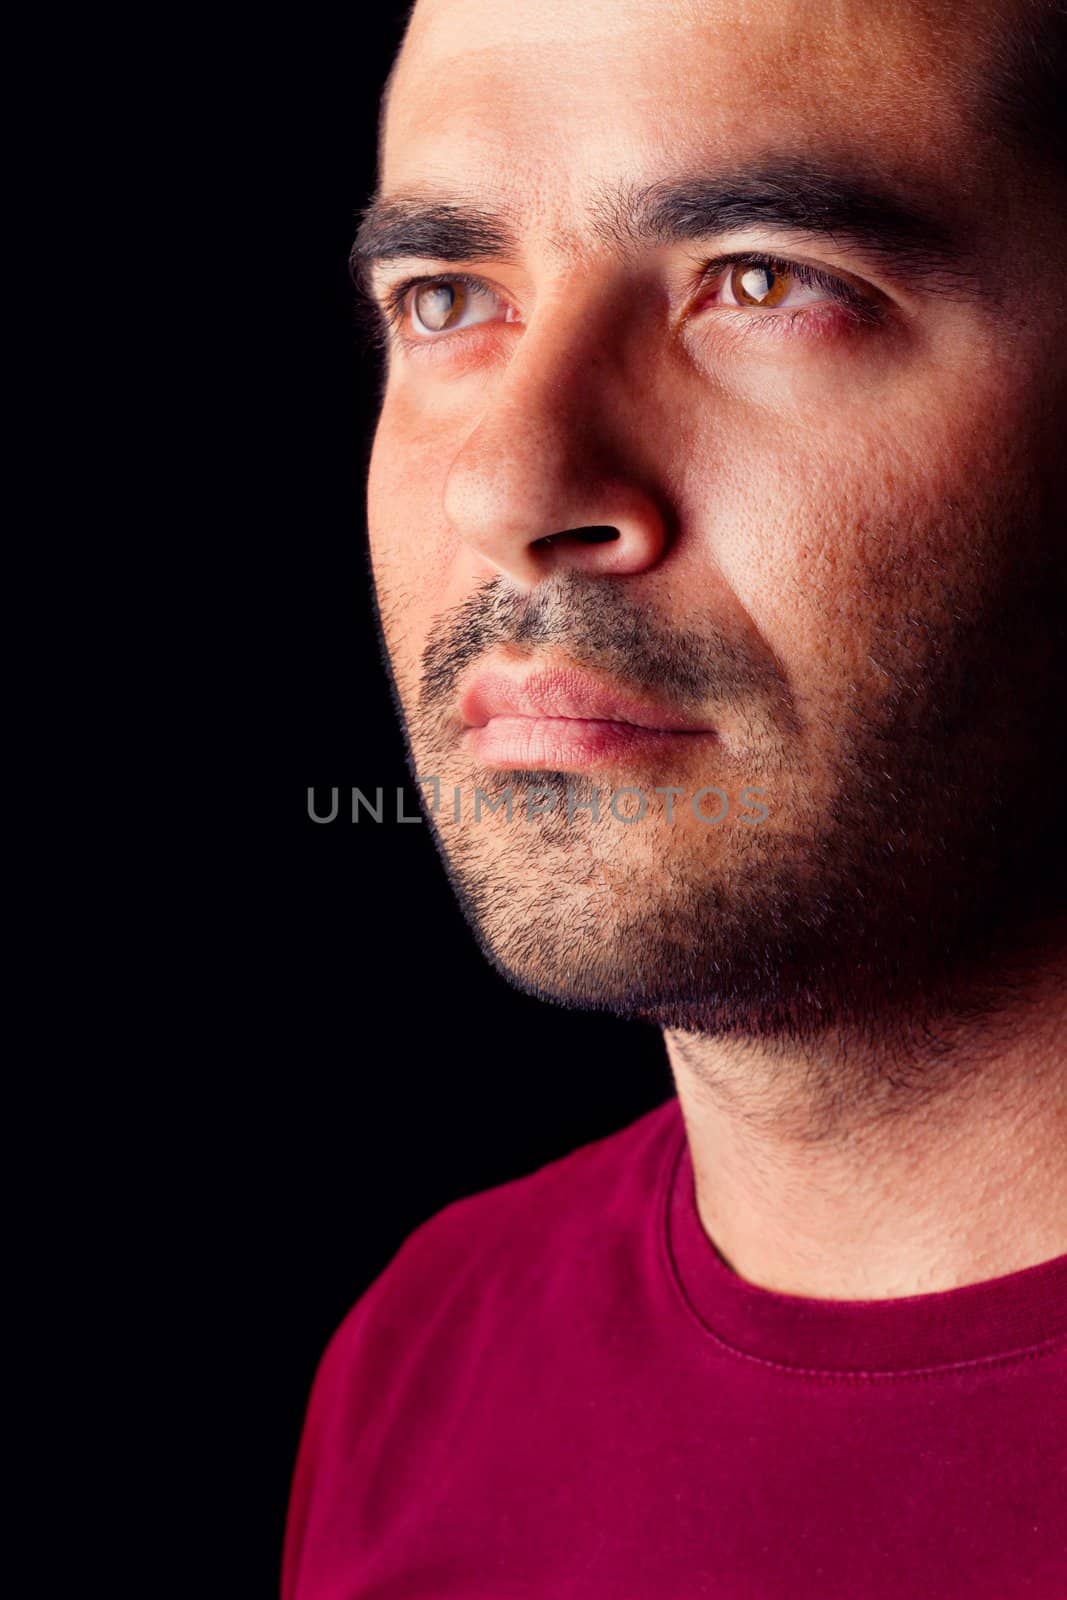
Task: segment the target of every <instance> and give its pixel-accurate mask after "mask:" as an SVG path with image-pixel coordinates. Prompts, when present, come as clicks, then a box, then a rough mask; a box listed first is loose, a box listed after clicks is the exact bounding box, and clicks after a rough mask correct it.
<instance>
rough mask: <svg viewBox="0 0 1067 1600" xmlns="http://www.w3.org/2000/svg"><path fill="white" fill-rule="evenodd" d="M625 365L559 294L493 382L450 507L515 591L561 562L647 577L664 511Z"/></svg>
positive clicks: (452, 522)
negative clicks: (646, 467)
mask: <svg viewBox="0 0 1067 1600" xmlns="http://www.w3.org/2000/svg"><path fill="white" fill-rule="evenodd" d="M586 311H588V306H586ZM621 365H622V362H621V360H620V359H619V353H618V350H617V349H616V348H615V347H613V344H612V341H611V338H610V335H606V334H605V332H604V331H603V330H601V331H600V332H599V333H591V331H590V327H589V324H588V322H587V321H586V322H585V323H583V320H582V314H581V308H580V307H572V308H571V310H569V311H567V312H564V311H562V310H561V309H560V305H559V301H558V300H557V301H556V303H555V305H554V306H552V307H549V308H547V309H546V310H545V312H544V314H543V317H535V319H534V320H533V321H531V324H530V325H529V327H528V328H527V329H526V331H524V332H523V334H522V335H521V339H520V341H519V343H518V345H517V348H516V349H515V350H514V352H513V353H512V354H511V355H510V357H509V358H508V360H507V363H506V365H502V366H501V368H500V369H498V371H497V372H496V373H495V374H494V375H493V376H492V377H491V378H490V379H489V380H488V382H487V386H486V389H485V403H484V410H483V413H482V415H481V416H480V417H479V419H478V422H477V424H476V425H475V427H474V428H473V429H472V430H471V431H470V433H469V434H468V435H467V437H466V439H465V440H464V443H463V446H462V448H461V449H460V451H459V453H458V455H457V456H456V457H455V458H454V460H453V462H452V465H451V467H450V469H449V472H448V476H447V478H446V481H445V489H444V513H445V516H446V518H447V521H448V525H449V526H450V527H451V528H452V529H453V530H454V532H455V533H456V535H457V536H458V537H459V538H460V539H461V540H462V541H463V542H464V543H465V544H466V545H467V546H469V547H470V548H471V549H473V550H475V551H476V552H477V553H478V554H479V555H480V556H481V557H482V558H483V559H484V560H485V561H487V562H488V563H490V564H491V565H492V566H493V567H494V568H495V569H496V571H497V572H499V573H504V574H506V576H507V577H508V578H509V579H510V580H511V581H512V582H513V583H514V584H516V585H518V586H519V587H522V588H528V587H530V588H532V587H533V586H534V585H535V584H537V583H539V582H541V581H542V580H543V579H544V578H545V577H547V576H548V575H549V574H551V573H555V572H558V571H559V570H560V568H563V567H571V568H578V569H581V570H582V571H585V572H589V573H594V574H598V575H601V576H611V575H617V576H625V575H628V574H634V573H639V572H642V571H644V570H645V569H646V568H648V567H651V566H653V565H654V564H655V563H656V562H657V561H658V560H659V559H660V557H661V556H662V554H663V552H664V549H665V547H666V544H667V523H666V514H665V508H664V506H663V505H662V504H661V502H660V500H659V497H658V496H657V494H656V493H655V491H654V490H653V489H652V488H650V487H649V486H648V485H647V480H646V477H645V475H644V474H643V472H642V470H641V466H640V464H639V457H640V456H641V455H643V451H644V446H645V444H647V434H648V429H647V426H646V427H645V428H643V429H640V428H639V424H638V421H637V418H636V416H635V413H636V412H637V410H638V407H637V406H636V405H635V400H636V396H635V394H634V393H633V392H632V390H633V382H634V380H633V377H632V375H631V376H630V377H629V378H627V377H626V376H625V374H624V373H623V372H622V371H621V370H620V368H621Z"/></svg>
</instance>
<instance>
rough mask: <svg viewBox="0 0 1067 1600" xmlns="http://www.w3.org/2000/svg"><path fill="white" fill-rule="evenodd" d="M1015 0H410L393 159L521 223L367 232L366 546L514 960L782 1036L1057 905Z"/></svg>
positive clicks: (943, 969)
mask: <svg viewBox="0 0 1067 1600" xmlns="http://www.w3.org/2000/svg"><path fill="white" fill-rule="evenodd" d="M1005 15H1006V13H1005V12H1004V10H1003V7H1001V8H1000V9H998V8H997V6H996V5H994V4H989V5H988V6H986V5H978V6H975V5H974V4H973V3H972V4H962V3H960V4H956V3H950V0H939V3H938V5H937V6H936V7H929V8H928V7H927V6H925V5H920V4H913V3H910V0H905V3H899V4H894V5H893V6H884V7H872V6H871V4H870V0H855V3H853V0H841V3H839V4H836V5H834V6H824V5H815V4H811V3H804V0H771V3H768V4H762V5H756V4H750V3H748V0H691V3H690V0H686V3H682V0H675V3H672V4H670V5H665V4H663V3H662V0H610V3H604V4H601V5H592V6H591V5H589V4H588V3H587V0H544V3H541V4H539V5H537V6H533V5H528V6H526V5H524V6H507V7H500V6H499V5H492V4H489V3H488V0H420V4H419V7H418V9H417V11H416V15H415V18H414V22H413V26H412V29H411V31H410V33H409V36H408V39H407V41H406V44H405V47H404V50H403V54H402V58H401V62H400V67H399V71H398V76H397V78H396V81H395V85H394V88H393V91H392V96H391V101H390V107H389V114H388V120H387V125H386V136H385V140H384V145H383V150H382V158H381V185H380V190H381V196H382V198H383V199H385V200H391V199H398V198H399V197H401V196H403V197H404V199H405V200H411V199H413V198H415V199H421V201H422V202H423V203H424V204H426V205H430V206H435V205H436V206H438V207H440V206H463V207H464V208H471V207H473V208H475V209H476V210H477V211H479V212H481V213H483V214H489V213H492V214H493V216H494V218H497V219H499V222H498V226H499V227H503V225H504V224H507V225H509V226H510V228H511V231H512V233H513V234H514V236H515V237H514V239H513V241H512V242H511V244H510V247H508V248H503V247H501V246H500V245H499V244H494V241H493V239H492V238H487V237H485V234H486V232H487V231H489V230H487V229H485V228H483V229H482V230H481V236H479V237H476V230H473V229H471V228H470V227H467V228H463V227H460V226H459V225H458V224H457V223H456V221H455V213H448V214H446V213H443V212H440V211H438V212H437V213H436V217H432V218H431V219H430V220H431V221H436V223H437V227H436V228H428V227H427V226H426V225H425V221H423V222H422V223H420V222H418V221H417V220H414V219H408V221H407V222H406V223H405V227H406V228H407V230H408V231H407V233H404V231H403V229H401V230H400V235H401V243H400V245H399V250H400V251H402V252H403V253H398V230H397V229H396V228H395V227H392V231H391V232H390V231H389V230H386V231H385V232H381V231H379V233H378V234H377V235H376V237H375V239H374V243H375V246H376V248H380V246H381V244H382V240H383V239H384V238H386V237H388V241H389V243H388V249H387V250H386V251H385V252H384V257H385V258H384V259H380V260H377V261H376V262H375V264H374V265H373V269H372V270H373V280H372V281H373V288H374V291H375V294H376V296H377V298H378V299H379V300H380V301H382V302H384V300H385V297H386V295H387V294H388V293H389V291H391V290H393V289H395V288H397V287H398V286H401V285H403V284H404V283H406V282H407V281H408V280H410V279H411V278H413V277H422V278H425V279H429V280H430V283H429V284H428V285H427V286H424V287H423V288H421V289H410V290H408V292H407V293H406V295H405V296H404V298H403V300H402V302H401V313H402V315H401V319H400V320H399V322H398V323H397V324H396V327H395V332H394V333H393V334H392V336H391V337H390V341H389V347H388V357H387V363H388V364H387V375H386V382H385V388H384V398H383V402H382V408H381V414H380V419H379V423H378V429H377V433H376V436H375V440H374V448H373V453H372V457H371V464H370V477H369V490H368V517H369V529H370V540H371V554H372V561H373V567H374V576H375V583H376V589H377V595H378V600H379V607H380V614H381V620H382V628H383V633H384V638H385V642H386V645H387V648H388V652H389V657H390V662H391V667H392V672H393V676H394V680H395V685H396V689H397V693H398V696H399V700H400V703H401V707H402V711H403V716H404V720H405V723H406V732H407V736H408V739H409V743H410V747H411V755H412V761H413V765H414V769H415V771H416V772H417V773H418V774H419V775H420V776H421V777H422V778H423V779H430V778H436V779H437V780H438V785H437V790H436V792H437V793H438V795H439V805H438V807H437V810H436V814H435V816H434V817H433V823H434V827H435V830H436V833H437V838H438V842H439V844H440V846H441V849H442V851H443V853H444V855H445V859H446V862H447V865H448V869H449V872H450V876H451V878H452V881H453V884H454V885H455V887H456V889H457V891H458V893H459V895H460V898H461V903H462V904H463V905H464V909H465V911H466V913H467V915H468V917H469V918H470V920H471V922H472V925H473V926H474V928H475V929H476V931H477V933H478V936H479V938H480V939H481V941H482V944H483V948H485V950H486V952H487V954H489V956H490V957H491V959H493V960H494V961H495V962H496V963H497V964H498V965H499V966H500V967H501V969H502V970H504V971H505V972H506V973H507V974H508V975H509V976H510V977H511V978H512V979H513V980H514V981H515V982H517V983H519V984H520V985H521V986H523V987H525V988H527V989H529V990H530V991H532V992H535V993H538V994H541V995H543V996H546V997H553V998H558V999H561V1000H564V1001H568V1002H571V1003H575V1004H579V1005H588V1006H597V1007H605V1008H608V1009H614V1010H616V1011H619V1012H621V1013H624V1014H630V1015H639V1016H645V1017H649V1018H653V1019H656V1020H658V1021H660V1022H662V1023H665V1024H667V1025H675V1026H682V1027H703V1028H707V1029H709V1030H711V1031H713V1032H715V1031H717V1032H720V1033H727V1032H736V1033H751V1034H754V1035H757V1036H761V1035H762V1036H769V1035H771V1034H775V1033H791V1034H793V1035H797V1036H799V1035H800V1034H802V1033H812V1032H817V1031H818V1029H819V1028H820V1027H822V1026H825V1025H826V1024H827V1023H829V1022H840V1023H842V1024H843V1023H846V1022H849V1021H852V1022H854V1023H856V1024H858V1025H862V1023H863V1021H864V1019H865V1018H868V1017H870V1016H871V1015H873V1014H875V1013H879V1014H881V1013H883V1012H884V1011H885V1010H886V1009H887V1008H888V1007H890V1006H891V1004H892V1003H893V1001H894V999H897V1000H898V1001H899V1003H900V1004H901V1006H904V1005H905V1004H906V1005H907V1006H909V1007H913V1008H914V1007H915V1006H917V1005H918V1004H919V999H920V996H925V997H926V1002H927V1003H928V1004H929V1006H930V1007H931V1008H934V1009H936V1006H937V1003H938V1000H939V998H940V997H941V996H942V995H943V994H945V993H948V991H949V988H950V987H951V985H952V984H953V983H955V982H956V981H957V979H958V976H959V971H960V970H968V971H970V972H971V973H972V974H974V973H977V971H978V970H979V968H980V966H981V962H982V959H983V957H984V956H986V955H987V954H989V953H990V951H991V950H992V947H993V945H994V944H996V943H997V941H1006V942H1008V943H1010V941H1011V940H1012V938H1015V937H1018V936H1021V933H1022V930H1023V929H1024V927H1025V926H1027V925H1033V924H1034V923H1035V922H1036V921H1037V919H1038V918H1039V917H1044V916H1046V915H1047V914H1048V912H1049V911H1050V910H1051V911H1053V912H1058V911H1059V909H1060V900H1059V898H1058V896H1059V894H1060V893H1061V892H1062V863H1063V851H1064V845H1063V837H1064V835H1063V827H1062V815H1063V811H1062V795H1063V790H1062V788H1057V787H1056V778H1057V774H1058V773H1062V757H1061V756H1060V755H1059V753H1058V752H1059V741H1060V730H1059V727H1058V726H1057V724H1056V720H1055V719H1056V715H1057V712H1058V710H1059V708H1061V706H1062V695H1063V680H1064V674H1063V667H1062V650H1061V648H1060V639H1059V616H1060V614H1061V611H1062V606H1063V593H1064V583H1063V578H1064V554H1063V551H1064V535H1063V526H1064V523H1063V512H1064V502H1065V498H1067V497H1065V471H1064V457H1063V450H1062V445H1061V442H1060V436H1061V433H1062V412H1061V411H1060V402H1061V400H1062V398H1063V395H1064V371H1065V358H1064V347H1065V341H1064V334H1065V332H1067V327H1065V317H1064V302H1065V296H1064V292H1063V282H1062V278H1063V262H1064V260H1065V245H1067V237H1065V234H1067V225H1065V221H1064V216H1063V211H1062V194H1061V192H1060V191H1059V189H1058V184H1057V179H1056V178H1055V177H1054V176H1053V175H1050V174H1047V173H1042V172H1040V171H1039V170H1038V168H1037V166H1036V164H1033V163H1030V162H1028V159H1027V157H1026V155H1025V154H1024V153H1023V152H1022V151H1021V150H1015V149H1013V148H1011V147H1010V145H1009V144H1008V143H1007V142H1004V143H1001V142H999V141H998V140H997V139H995V138H993V137H991V136H990V134H989V133H988V131H987V132H982V131H980V129H981V121H982V103H983V102H982V96H983V92H984V89H985V87H986V86H987V84H988V80H989V73H990V70H991V69H990V62H991V61H992V59H993V54H994V50H993V46H992V44H991V43H990V40H991V37H992V32H993V30H994V28H995V26H996V25H997V24H998V23H1002V22H1003V21H1004V17H1005ZM1031 169H1032V170H1031ZM653 186H655V187H653ZM674 186H679V187H677V189H675V188H674ZM642 202H643V203H642ZM399 215H400V213H399V212H394V213H392V214H391V217H390V219H389V221H390V224H391V225H392V224H395V223H396V222H397V219H398V218H399ZM446 215H450V216H451V217H452V219H453V220H452V225H451V226H450V227H448V228H443V227H442V226H441V223H442V220H443V219H444V218H445V217H446ZM642 219H644V221H645V223H646V226H645V227H644V228H643V229H642V228H640V227H638V223H639V222H640V221H641V220H642ZM650 222H654V224H655V226H654V227H653V226H651V225H649V224H650ZM369 237H370V235H369V234H365V235H364V242H366V240H367V238H369ZM404 241H406V242H404ZM455 274H466V278H467V280H468V281H466V282H461V281H458V280H457V279H456V277H455V276H454V275H455ZM1050 777H1051V779H1052V785H1051V787H1050V785H1049V778H1050ZM535 784H538V785H540V786H541V787H542V789H543V791H544V793H543V794H542V796H541V797H540V798H538V797H537V796H534V797H533V798H532V799H531V797H530V796H529V795H528V792H527V790H528V786H532V785H535ZM509 787H510V788H511V790H512V794H513V809H512V814H511V818H510V820H509V819H508V817H507V815H506V812H505V809H504V808H503V807H501V808H500V809H498V810H495V811H494V810H491V809H489V806H488V804H487V803H486V802H485V801H483V802H482V806H481V815H480V817H479V818H477V819H476V818H475V814H474V813H475V797H476V791H478V790H481V791H482V794H483V795H484V796H487V797H488V799H489V800H491V801H494V802H499V801H500V800H501V798H502V797H503V796H504V794H505V791H506V790H507V789H508V788H509ZM623 788H627V789H630V790H638V791H639V792H640V793H639V795H634V794H630V795H629V796H623V797H621V798H619V797H618V795H617V791H619V790H621V789H623ZM668 788H670V789H673V790H674V791H676V792H675V794H674V795H673V798H672V797H671V796H668V795H667V794H666V793H664V792H663V791H664V790H665V789H668ZM424 790H425V793H426V796H427V798H428V799H430V798H432V790H433V786H432V785H431V784H429V783H426V784H425V785H424ZM746 790H756V791H758V794H755V795H752V794H743V791H746ZM456 791H458V799H457V795H456ZM700 791H704V793H703V794H702V795H700V794H699V792H700ZM568 794H569V796H570V803H569V804H568ZM613 796H615V797H616V798H615V805H614V807H613V806H612V804H611V802H612V798H613ZM694 797H697V798H695V799H694ZM642 798H643V799H644V802H645V807H644V814H643V815H640V816H637V813H638V812H639V811H640V809H641V801H642ZM724 799H725V814H724V815H721V814H722V813H723V810H724ZM594 804H595V805H596V806H597V807H598V813H597V814H594V811H593V809H592V807H593V805H594ZM457 810H458V812H459V816H458V820H457V818H456V815H455V813H456V811H457ZM628 815H629V816H630V817H633V818H635V819H636V820H629V821H624V820H622V819H623V818H625V817H627V816H628ZM716 815H721V820H720V821H717V822H716V821H712V820H711V819H713V818H714V817H716ZM761 817H762V819H763V820H760V818H761Z"/></svg>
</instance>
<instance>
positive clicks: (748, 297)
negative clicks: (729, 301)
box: [730, 262, 792, 306]
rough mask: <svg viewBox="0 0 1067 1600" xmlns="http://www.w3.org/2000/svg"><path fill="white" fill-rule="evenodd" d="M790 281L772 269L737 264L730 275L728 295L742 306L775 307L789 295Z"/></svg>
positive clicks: (787, 275)
mask: <svg viewBox="0 0 1067 1600" xmlns="http://www.w3.org/2000/svg"><path fill="white" fill-rule="evenodd" d="M791 284H792V280H791V278H790V276H789V274H788V273H786V272H775V270H774V268H773V267H759V266H753V265H752V264H751V263H748V264H746V263H745V262H739V263H738V265H737V266H735V267H734V268H733V269H732V271H731V273H730V293H731V294H732V295H733V297H734V299H735V300H736V301H737V303H738V305H742V306H776V305H778V303H779V301H781V300H784V299H785V297H786V295H787V294H788V293H789V290H790V287H791Z"/></svg>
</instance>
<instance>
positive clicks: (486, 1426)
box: [282, 1098, 1067, 1600]
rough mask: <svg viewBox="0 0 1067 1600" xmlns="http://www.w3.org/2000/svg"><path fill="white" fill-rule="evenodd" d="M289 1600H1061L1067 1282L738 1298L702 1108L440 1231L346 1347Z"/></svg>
mask: <svg viewBox="0 0 1067 1600" xmlns="http://www.w3.org/2000/svg"><path fill="white" fill-rule="evenodd" d="M283 1568H284V1570H283V1579H282V1595H283V1600H534V1597H536V1600H661V1597H662V1600H696V1597H697V1596H701V1595H706V1596H709V1597H714V1600H809V1597H810V1600H1023V1597H1025V1600H1065V1597H1067V1255H1062V1256H1058V1257H1056V1258H1055V1259H1054V1260H1051V1261H1046V1262H1043V1263H1041V1264H1039V1265H1037V1266H1032V1267H1027V1268H1025V1269H1024V1270H1022V1271H1020V1272H1012V1273H1009V1274H1008V1275H1007V1276H1005V1277H1000V1278H994V1279H991V1280H988V1281H986V1282H985V1283H977V1284H971V1285H968V1286H966V1287H965V1288H960V1289H950V1290H947V1291H943V1292H940V1293H937V1294H921V1295H913V1296H909V1297H907V1298H905V1299H896V1300H872V1301H840V1300H838V1301H832V1300H817V1299H808V1298H805V1297H803V1296H797V1295H788V1294H779V1293H777V1292H773V1291H771V1290H768V1289H763V1288H760V1287H757V1286H755V1285H753V1284H749V1283H747V1282H745V1280H744V1279H742V1278H740V1277H739V1276H738V1275H737V1274H736V1273H734V1272H733V1271H732V1270H731V1269H730V1268H729V1267H727V1266H726V1265H725V1263H724V1262H723V1261H722V1260H721V1259H720V1258H719V1257H718V1255H717V1254H716V1252H715V1251H714V1249H713V1248H712V1246H711V1244H710V1242H709V1241H708V1239H707V1237H706V1235H705V1234H704V1232H703V1229H702V1226H701V1223H700V1218H699V1215H698V1213H697V1209H696V1200H695V1191H694V1186H693V1172H692V1166H691V1163H690V1159H689V1148H688V1144H687V1141H686V1138H685V1129H684V1124H683V1122H682V1117H681V1110H680V1107H679V1104H678V1101H677V1099H675V1098H672V1099H671V1100H669V1101H667V1102H666V1103H665V1104H664V1105H662V1106H660V1107H658V1108H657V1109H655V1110H654V1111H652V1112H650V1113H648V1114H647V1115H646V1116H643V1117H641V1118H640V1119H639V1120H638V1121H636V1122H634V1123H632V1124H631V1125H630V1126H629V1127H628V1128H625V1129H624V1130H623V1131H622V1132H621V1133H616V1134H613V1135H611V1136H610V1137H608V1138H606V1139H600V1140H598V1141H596V1142H595V1143H593V1144H588V1145H585V1146H583V1147H582V1148H580V1149H578V1150H575V1151H573V1152H572V1153H571V1154H569V1155H567V1156H565V1157H563V1158H562V1159H561V1160H557V1161H553V1162H551V1163H550V1164H548V1165H547V1166H545V1167H542V1168H541V1169H540V1170H539V1171H537V1172H535V1173H533V1174H531V1175H529V1176H527V1177H524V1178H519V1179H517V1180H515V1181H513V1182H510V1183H505V1184H501V1185H499V1186H498V1187H496V1188H494V1189H488V1190H485V1191H483V1192H482V1193H480V1194H476V1195H473V1196H470V1197H468V1198H466V1199H462V1200H458V1201H456V1202H454V1203H453V1204H452V1205H449V1206H447V1207H445V1209H444V1210H442V1211H440V1212H438V1213H437V1214H436V1215H435V1216H433V1217H431V1218H430V1219H429V1221H428V1222H425V1223H423V1224H422V1226H421V1227H419V1228H417V1229H416V1230H415V1231H414V1233H412V1234H411V1235H409V1237H408V1238H407V1239H406V1241H405V1242H404V1244H403V1245H402V1247H401V1248H400V1250H399V1251H398V1252H397V1254H396V1255H395V1256H394V1257H393V1259H392V1261H391V1262H390V1263H389V1265H388V1267H387V1268H386V1269H385V1271H384V1272H383V1273H382V1274H381V1275H380V1276H379V1277H378V1278H377V1279H376V1280H375V1282H374V1283H373V1284H372V1285H371V1287H370V1288H369V1289H368V1290H367V1292H366V1293H365V1294H364V1295H363V1296H362V1297H361V1299H360V1300H359V1301H357V1303H356V1304H355V1306H354V1307H353V1308H352V1310H351V1311H350V1312H349V1313H348V1315H347V1317H346V1318H345V1319H344V1321H343V1322H342V1324H341V1326H340V1327H339V1328H338V1330H337V1332H336V1333H335V1334H334V1336H333V1338H332V1340H331V1341H330V1344H329V1345H328V1347H327V1349H326V1351H325V1353H324V1355H323V1357H322V1361H321V1363H320V1365H319V1369H318V1372H317V1374H316V1378H315V1382H314V1386H313V1389H312V1394H311V1399H310V1403H309V1406H308V1411H307V1416H306V1418H305V1422H304V1430H303V1436H302V1439H301V1444H300V1451H299V1455H298V1458H297V1462H296V1469H295V1473H294V1478H293V1485H292V1493H291V1498H290V1504H289V1515H288V1522H287V1527H286V1536H285V1553H284V1562H283Z"/></svg>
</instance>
